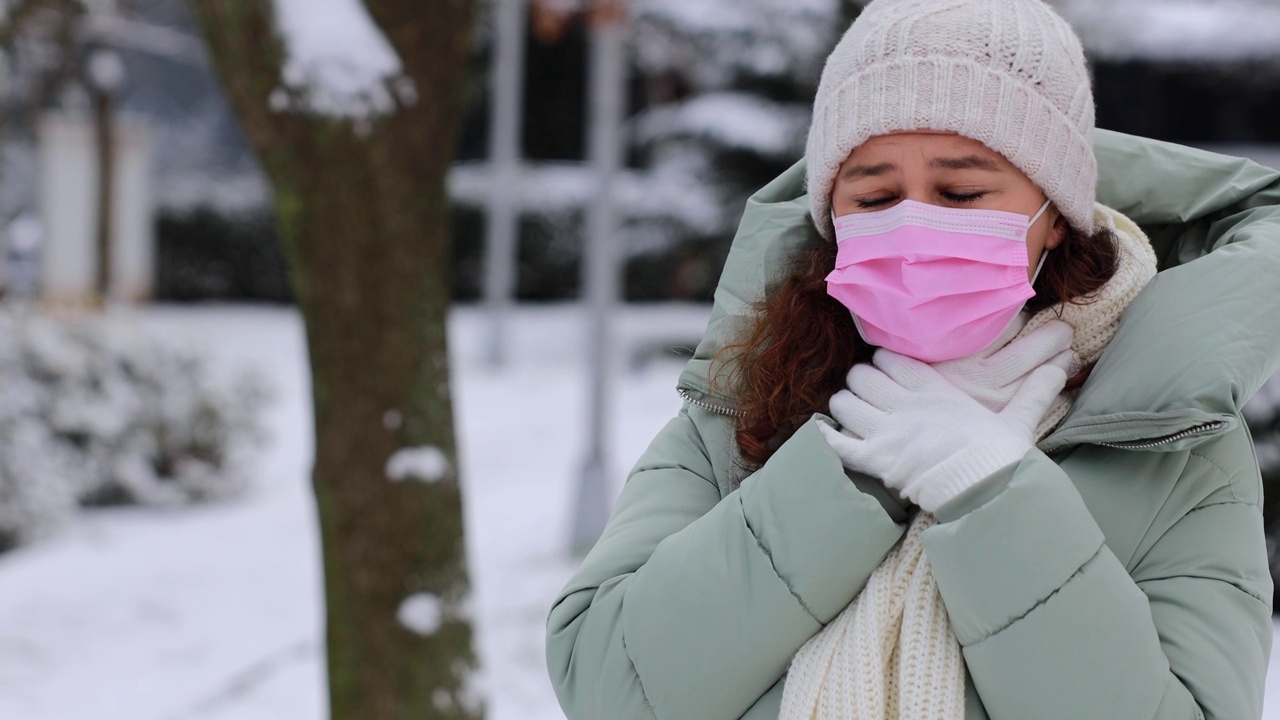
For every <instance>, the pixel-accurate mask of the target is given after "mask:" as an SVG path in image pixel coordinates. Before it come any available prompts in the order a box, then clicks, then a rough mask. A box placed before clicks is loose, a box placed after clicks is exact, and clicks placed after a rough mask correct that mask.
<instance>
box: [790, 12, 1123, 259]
mask: <svg viewBox="0 0 1280 720" xmlns="http://www.w3.org/2000/svg"><path fill="white" fill-rule="evenodd" d="M1093 113H1094V110H1093V91H1092V88H1091V87H1090V83H1089V71H1088V68H1087V67H1086V65H1085V59H1084V51H1083V50H1082V49H1081V47H1080V40H1079V38H1077V37H1076V34H1075V32H1074V31H1073V30H1072V29H1071V26H1070V25H1068V24H1067V22H1066V21H1065V20H1063V19H1062V18H1061V17H1059V16H1058V15H1057V13H1055V12H1054V11H1053V10H1052V9H1051V8H1050V7H1049V6H1048V5H1046V4H1045V3H1044V2H1042V1H1041V0H875V2H872V3H871V4H870V5H868V6H867V8H866V9H865V10H863V12H862V14H861V15H860V16H859V17H858V19H857V21H855V22H854V23H853V25H852V26H850V27H849V29H848V31H846V32H845V34H844V37H843V38H841V39H840V43H839V44H838V45H836V49H835V50H833V51H832V52H831V55H830V56H829V57H828V58H827V64H826V66H825V67H824V68H823V70H822V79H821V80H820V81H819V83H818V94H817V97H816V98H815V100H814V104H813V122H812V125H811V126H810V127H809V139H808V144H807V145H806V148H805V157H806V159H807V162H808V167H807V172H808V176H807V178H806V182H807V186H808V191H809V206H810V212H811V213H812V215H813V221H814V223H815V224H816V225H817V227H818V231H819V232H820V233H822V235H823V236H824V237H826V238H827V239H832V238H834V233H833V231H832V227H831V189H832V185H833V184H834V182H835V176H836V172H837V171H838V170H839V168H840V165H841V163H843V162H844V161H845V158H847V157H848V156H849V153H850V152H852V151H853V149H854V148H856V147H858V146H859V145H861V144H862V143H864V142H866V140H867V139H869V138H872V137H875V136H877V135H884V134H886V133H891V132H898V131H909V130H950V131H952V132H956V133H959V134H961V135H964V136H965V137H969V138H973V139H974V140H977V141H979V142H981V143H983V144H984V145H986V146H987V147H989V148H991V149H992V150H995V151H996V152H998V153H1000V154H1001V155H1004V156H1005V157H1006V158H1008V159H1009V161H1010V162H1012V163H1013V164H1014V165H1016V166H1017V167H1018V168H1019V169H1021V170H1022V172H1023V173H1025V174H1026V175H1027V177H1029V178H1031V180H1032V182H1034V183H1035V184H1036V185H1037V186H1038V187H1039V188H1040V189H1041V190H1043V191H1044V193H1045V195H1047V196H1048V197H1049V199H1050V200H1052V201H1053V203H1054V204H1055V205H1056V206H1057V208H1058V210H1059V211H1060V212H1061V213H1062V214H1063V215H1064V216H1066V218H1067V220H1068V222H1070V223H1071V225H1072V227H1074V228H1076V229H1077V230H1080V231H1082V232H1092V231H1093V229H1094V225H1093V222H1094V221H1093V203H1094V192H1095V188H1096V185H1097V179H1098V164H1097V160H1096V159H1095V158H1094V155H1093V120H1094V118H1093Z"/></svg>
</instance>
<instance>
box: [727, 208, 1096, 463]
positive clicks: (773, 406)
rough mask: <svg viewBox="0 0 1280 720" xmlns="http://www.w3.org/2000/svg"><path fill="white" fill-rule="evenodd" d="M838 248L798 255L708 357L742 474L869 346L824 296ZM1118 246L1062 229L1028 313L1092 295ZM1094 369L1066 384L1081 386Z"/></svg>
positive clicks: (820, 406) (825, 246)
mask: <svg viewBox="0 0 1280 720" xmlns="http://www.w3.org/2000/svg"><path fill="white" fill-rule="evenodd" d="M835 260H836V244H835V243H832V242H828V241H824V240H818V241H816V242H815V243H814V244H813V245H812V246H810V247H809V248H808V249H807V252H805V253H803V254H801V255H800V256H798V257H797V258H796V260H795V261H794V263H793V266H792V267H791V269H790V271H789V272H788V273H787V275H786V276H785V279H784V280H783V281H782V282H781V284H780V285H779V286H778V287H777V289H776V290H774V291H772V292H768V293H767V294H766V297H765V298H764V299H763V300H761V301H759V302H758V303H756V304H755V306H754V308H753V311H754V317H753V320H752V321H751V322H750V324H749V325H748V326H747V327H746V329H745V332H744V333H743V337H742V339H741V340H739V341H737V342H734V343H731V344H729V345H726V346H725V347H724V348H722V349H721V350H720V351H719V352H718V353H716V356H715V358H714V360H713V368H715V369H714V371H713V372H712V384H713V385H720V384H721V383H725V384H727V385H728V386H729V387H730V388H731V394H732V395H733V396H734V397H735V398H736V400H737V406H738V410H739V413H740V414H739V415H738V416H737V419H736V426H735V439H736V441H737V444H738V450H739V452H740V455H741V457H742V464H743V469H744V470H746V471H751V470H754V469H756V468H758V467H760V466H761V465H763V464H764V462H765V461H766V460H768V459H769V457H770V456H771V455H773V453H774V451H775V450H777V449H778V447H779V446H780V445H781V444H782V443H783V442H785V441H786V440H787V439H788V438H789V437H791V435H792V434H793V433H794V432H795V431H796V430H797V429H798V428H799V427H800V426H801V425H802V424H804V423H805V422H806V421H807V420H808V419H809V417H810V416H812V415H813V413H815V412H826V411H827V403H828V401H829V400H830V398H831V396H832V395H833V394H834V393H836V392H837V391H839V390H840V389H841V388H843V387H844V383H845V375H846V374H847V373H848V371H849V368H851V367H853V365H854V363H858V362H866V361H868V360H870V359H871V353H872V351H873V350H874V348H873V347H872V346H871V345H869V344H868V343H867V342H866V341H864V340H863V339H862V337H861V336H860V335H858V330H857V328H856V327H854V324H853V318H852V317H851V316H850V315H849V311H848V310H847V309H846V308H845V307H844V305H841V304H840V302H839V301H838V300H836V299H835V298H833V297H831V296H830V295H828V294H827V283H826V276H827V274H828V273H829V272H830V271H831V268H833V267H834V266H835ZM1118 262H1119V246H1118V245H1117V241H1116V238H1115V236H1114V234H1113V233H1112V232H1111V230H1109V229H1107V228H1101V229H1099V230H1098V231H1097V232H1095V233H1093V234H1092V235H1085V234H1083V233H1080V232H1077V231H1075V230H1074V229H1071V228H1068V230H1067V235H1066V237H1065V239H1064V241H1063V242H1062V244H1061V245H1060V246H1059V247H1058V248H1057V249H1056V250H1054V251H1053V252H1051V253H1049V256H1048V257H1047V258H1046V259H1045V263H1044V268H1043V269H1042V270H1041V272H1040V276H1039V277H1038V278H1037V279H1036V283H1035V286H1034V289H1035V291H1036V294H1035V296H1034V297H1032V298H1031V299H1030V300H1028V301H1027V306H1026V307H1027V309H1028V310H1030V311H1032V312H1037V311H1039V310H1043V309H1045V308H1048V307H1051V306H1053V305H1055V304H1057V303H1060V302H1063V301H1068V302H1072V303H1078V304H1087V303H1088V302H1090V294H1092V293H1094V292H1095V291H1097V290H1099V289H1100V288H1101V287H1102V286H1103V285H1105V284H1106V282H1107V281H1108V280H1110V279H1111V277H1112V276H1113V275H1115V272H1116V267H1117V264H1118ZM1092 369H1093V368H1092V366H1090V367H1087V368H1085V369H1084V370H1083V371H1082V372H1080V373H1079V374H1077V375H1076V376H1075V377H1073V378H1071V379H1070V380H1068V382H1067V388H1068V389H1073V388H1078V387H1079V386H1080V385H1082V384H1084V381H1085V379H1086V378H1088V375H1089V372H1090V371H1091V370H1092Z"/></svg>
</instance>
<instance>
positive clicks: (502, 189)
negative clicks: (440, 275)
mask: <svg viewBox="0 0 1280 720" xmlns="http://www.w3.org/2000/svg"><path fill="white" fill-rule="evenodd" d="M494 5H495V11H496V23H495V26H496V30H497V32H496V34H495V39H494V48H493V53H494V56H493V70H492V73H493V79H492V82H491V83H490V86H489V88H490V92H489V104H490V106H491V108H492V114H491V117H490V123H489V182H490V184H489V194H488V204H487V207H486V213H485V237H486V240H485V273H484V296H485V304H486V305H487V306H488V310H489V338H488V343H487V347H486V351H485V357H486V359H487V361H488V363H489V364H490V365H492V366H500V365H502V364H504V363H505V362H506V355H507V342H506V324H507V315H508V314H509V313H510V310H511V303H512V295H513V294H514V291H515V274H516V273H515V263H516V239H517V229H518V223H519V220H520V212H519V210H520V209H519V205H518V202H519V198H518V193H516V192H515V191H516V186H517V183H518V182H519V177H518V174H519V163H520V115H521V109H522V107H523V105H524V46H525V25H526V20H525V17H526V12H527V7H526V0H494Z"/></svg>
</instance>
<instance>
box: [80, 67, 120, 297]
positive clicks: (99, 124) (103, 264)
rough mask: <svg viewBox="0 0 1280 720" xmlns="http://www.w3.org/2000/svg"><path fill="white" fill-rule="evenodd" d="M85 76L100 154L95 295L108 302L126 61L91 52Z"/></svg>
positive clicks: (113, 244)
mask: <svg viewBox="0 0 1280 720" xmlns="http://www.w3.org/2000/svg"><path fill="white" fill-rule="evenodd" d="M85 77H86V79H87V80H88V85H89V88H90V90H91V91H92V94H93V119H94V128H95V132H94V134H95V137H96V141H97V142H96V144H97V153H98V168H97V170H98V223H97V233H96V236H97V253H98V265H97V269H98V271H97V281H96V283H95V284H96V295H97V300H98V302H100V303H104V304H105V303H106V301H107V295H108V293H109V292H110V291H111V287H110V285H111V259H112V255H113V248H114V246H115V243H114V238H113V237H112V234H113V229H114V225H115V166H116V158H115V134H116V131H115V98H116V94H117V93H118V92H119V91H120V88H121V87H122V86H123V85H124V81H125V71H124V61H123V60H121V58H120V54H119V53H117V52H116V51H114V50H110V49H98V50H94V51H92V52H91V53H90V55H89V58H88V60H87V63H86V67H85Z"/></svg>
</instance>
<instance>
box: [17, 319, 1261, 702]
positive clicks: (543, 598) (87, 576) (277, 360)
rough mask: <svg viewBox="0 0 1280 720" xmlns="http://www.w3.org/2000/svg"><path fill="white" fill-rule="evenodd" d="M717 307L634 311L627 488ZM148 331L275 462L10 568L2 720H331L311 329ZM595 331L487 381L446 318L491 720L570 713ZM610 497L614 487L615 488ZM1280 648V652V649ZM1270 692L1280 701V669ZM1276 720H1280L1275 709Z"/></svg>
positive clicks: (622, 398)
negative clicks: (683, 356)
mask: <svg viewBox="0 0 1280 720" xmlns="http://www.w3.org/2000/svg"><path fill="white" fill-rule="evenodd" d="M706 315H707V309H706V308H704V307H656V308H653V307H651V308H632V309H629V310H628V311H627V313H626V315H625V316H624V318H623V321H622V322H621V323H619V324H618V325H617V327H618V330H619V333H620V335H621V340H620V342H619V343H617V347H618V348H619V350H620V352H619V355H620V356H621V362H620V365H621V367H622V368H623V369H622V370H621V372H620V374H619V376H618V378H617V385H616V390H617V392H616V393H615V396H614V397H615V404H614V406H613V417H614V418H615V422H614V425H613V427H612V429H611V432H610V434H611V437H612V449H613V452H614V457H613V461H612V464H613V465H614V468H615V472H614V476H615V477H616V478H617V482H618V483H620V482H621V478H622V475H623V474H624V473H625V471H626V469H627V468H628V467H629V466H630V464H631V463H632V462H633V461H634V459H635V458H636V457H637V456H638V455H639V454H640V452H641V451H642V450H643V448H644V445H645V444H646V443H647V442H648V440H649V439H650V438H651V437H652V436H653V435H654V434H655V433H656V432H657V430H658V429H659V428H660V427H661V426H662V424H663V423H665V422H666V420H667V419H668V418H669V417H670V416H671V415H672V414H673V413H674V412H675V411H676V410H677V409H678V407H679V400H678V398H677V397H676V394H675V392H674V390H673V388H674V384H675V378H676V375H677V374H678V373H679V371H680V368H681V367H682V361H680V360H678V359H676V358H675V357H673V356H672V355H671V353H666V354H665V356H664V353H662V352H661V348H663V347H664V346H671V345H686V346H691V345H692V344H693V343H694V342H696V339H697V337H698V336H699V335H700V333H701V330H702V327H703V324H704V323H705V320H706ZM139 321H140V322H141V323H142V324H143V325H144V326H145V327H146V328H148V329H149V330H151V331H152V332H154V333H155V334H156V335H157V336H159V337H162V338H166V339H169V340H172V341H173V342H179V343H182V344H184V345H188V346H199V347H205V348H207V349H208V351H209V352H210V353H211V354H212V355H213V356H214V357H216V358H217V359H218V361H219V367H221V368H223V369H225V370H227V371H234V370H235V368H237V367H239V366H241V365H242V364H244V363H254V364H256V365H257V366H259V367H260V368H261V369H262V371H263V372H264V373H266V374H267V375H268V376H269V377H271V378H273V379H274V382H275V386H276V391H277V403H276V404H275V406H274V407H273V408H272V410H271V417H270V422H269V425H270V427H271V428H273V432H274V435H275V443H274V445H273V450H272V451H271V452H270V454H269V455H268V456H266V457H265V458H264V459H263V462H262V464H261V466H260V467H259V469H258V476H257V477H256V478H255V479H254V482H253V486H252V487H253V489H252V491H251V492H250V493H249V494H248V495H246V496H244V497H242V498H239V499H237V500H235V501H230V502H223V503H220V504H216V505H209V506H203V507H195V508H186V509H178V510H172V511H163V512H160V511H155V510H139V509H114V510H101V511H94V512H91V513H86V514H84V515H83V516H82V517H81V518H80V519H78V520H77V521H76V522H75V523H74V524H72V525H71V526H69V527H67V528H65V529H64V530H63V531H62V532H61V533H60V534H58V535H57V536H55V537H53V538H52V539H49V540H46V541H43V542H40V543H38V544H35V545H32V546H29V547H26V548H23V549H20V550H18V551H15V552H11V553H8V554H6V555H2V556H0V718H6V719H7V718H22V719H23V720H126V719H127V720H233V719H234V720H279V719H281V718H287V719H288V720H320V719H321V718H323V717H324V715H325V713H324V676H323V663H322V657H321V644H320V638H321V595H320V575H319V572H320V569H319V568H320V566H319V558H318V554H317V553H318V545H317V537H316V530H315V526H314V518H313V510H314V508H313V504H312V500H311V495H310V489H309V485H308V472H309V465H310V456H311V450H312V438H311V432H310V404H309V400H308V396H307V372H306V369H307V368H306V363H305V357H304V343H303V335H302V328H301V324H300V322H299V319H298V316H297V315H296V314H295V313H294V312H293V311H291V310H287V309H276V308H253V307H201V308H178V307H159V308H150V309H147V310H145V311H143V312H142V313H141V314H140V316H139ZM585 325H586V322H585V317H584V316H583V315H582V313H581V311H580V310H579V309H577V308H572V307H570V308H564V307H561V308H547V309H528V308H522V309H520V310H519V311H518V312H517V313H516V314H515V315H514V317H513V318H512V322H511V323H510V325H509V338H510V342H511V345H510V347H511V350H512V357H513V361H512V362H511V364H510V366H509V367H507V368H506V369H503V370H493V369H488V368H486V367H485V366H484V364H483V363H482V362H480V359H481V358H482V357H483V349H484V341H485V338H486V329H487V326H486V324H485V323H484V320H483V316H482V315H480V314H479V313H478V312H477V311H476V310H474V309H470V308H464V309H461V310H458V311H457V312H456V313H455V315H454V318H453V322H452V325H451V337H452V342H453V357H454V360H455V362H454V367H455V372H456V375H455V382H454V390H455V397H456V399H457V403H458V416H459V435H460V442H461V459H460V462H461V464H462V468H461V469H462V472H463V476H464V482H465V491H466V494H465V497H466V512H467V523H468V527H467V531H468V544H469V545H468V553H469V560H470V565H471V569H472V581H473V583H474V586H475V596H476V597H475V599H476V604H477V608H478V612H477V633H478V644H479V651H480V655H481V660H482V663H483V664H484V665H485V668H486V675H487V679H486V685H487V689H488V695H489V698H488V709H489V717H490V718H491V720H553V719H559V720H562V718H563V716H562V715H561V714H560V712H559V709H558V706H557V704H556V701H555V697H554V695H553V694H552V691H551V688H550V686H549V684H548V682H547V680H546V671H545V667H544V662H543V650H542V636H543V620H544V618H545V614H546V610H547V608H548V606H549V604H550V602H551V599H552V597H553V596H554V594H555V593H556V591H557V590H559V588H560V586H561V585H562V584H563V582H564V581H565V579H566V578H567V577H568V575H569V573H571V572H572V570H573V567H574V565H575V561H574V560H573V559H571V558H568V557H567V556H566V555H565V553H564V552H563V548H564V546H565V543H566V536H567V532H568V513H569V510H570V505H571V502H572V497H573V489H574V483H575V481H576V478H577V472H578V468H579V464H580V461H581V458H582V453H583V449H584V444H585V437H584V433H583V431H582V429H581V428H582V425H583V421H584V418H585V415H586V398H585V386H586V376H585V366H584V364H583V361H582V355H583V353H582V351H581V348H582V347H583V345H584V343H583V338H582V330H583V328H584V327H585ZM615 490H616V487H615ZM1278 644H1280V643H1278ZM1276 666H1277V669H1276V670H1274V671H1273V673H1272V676H1271V678H1270V679H1269V680H1270V682H1269V685H1270V686H1271V687H1270V689H1271V690H1273V691H1274V692H1272V693H1270V695H1271V697H1273V698H1280V663H1277V664H1276ZM1267 717H1273V718H1277V719H1280V701H1277V700H1272V702H1270V703H1269V707H1268V713H1267Z"/></svg>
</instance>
